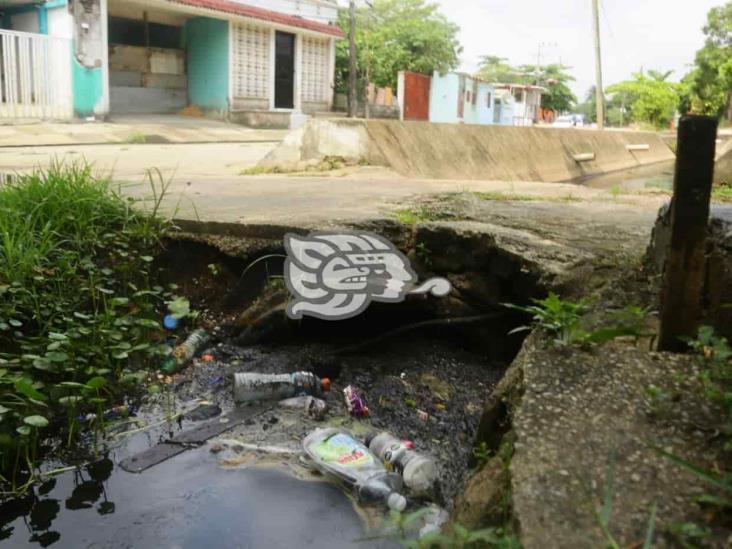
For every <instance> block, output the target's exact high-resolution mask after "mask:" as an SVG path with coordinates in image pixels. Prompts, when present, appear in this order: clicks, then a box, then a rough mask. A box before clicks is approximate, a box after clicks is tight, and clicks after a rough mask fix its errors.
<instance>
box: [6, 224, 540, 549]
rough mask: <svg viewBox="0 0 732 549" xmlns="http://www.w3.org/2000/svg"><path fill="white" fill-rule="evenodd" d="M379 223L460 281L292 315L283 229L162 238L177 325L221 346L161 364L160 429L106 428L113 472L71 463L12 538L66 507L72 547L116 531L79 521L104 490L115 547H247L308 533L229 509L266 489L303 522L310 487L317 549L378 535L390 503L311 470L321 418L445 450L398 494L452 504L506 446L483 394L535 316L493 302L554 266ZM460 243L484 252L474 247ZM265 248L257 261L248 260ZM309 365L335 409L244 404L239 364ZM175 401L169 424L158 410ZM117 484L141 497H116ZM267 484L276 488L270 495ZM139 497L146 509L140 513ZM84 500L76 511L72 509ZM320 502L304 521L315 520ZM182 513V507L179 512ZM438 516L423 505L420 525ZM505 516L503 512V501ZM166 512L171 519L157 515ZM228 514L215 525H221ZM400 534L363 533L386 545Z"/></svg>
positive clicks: (281, 514)
mask: <svg viewBox="0 0 732 549" xmlns="http://www.w3.org/2000/svg"><path fill="white" fill-rule="evenodd" d="M369 229H371V230H375V229H379V231H377V232H381V233H386V235H387V237H388V238H390V239H391V240H392V241H393V242H395V243H396V244H397V245H398V246H399V247H400V248H401V249H402V250H403V251H405V252H406V253H407V255H408V256H409V258H410V259H411V260H412V264H413V266H414V267H415V269H416V270H417V271H418V272H419V274H420V279H421V278H423V277H425V278H426V277H427V276H428V275H439V276H446V277H447V278H449V279H450V280H451V282H452V283H453V285H454V287H455V291H454V293H453V294H451V296H450V297H448V298H444V299H435V298H424V297H415V298H413V299H408V300H407V301H406V302H404V303H402V304H399V305H386V304H375V305H372V306H371V307H370V308H369V309H368V310H367V311H366V312H365V313H364V314H362V315H361V316H359V317H357V318H354V319H351V320H345V321H339V322H327V321H322V320H315V319H309V318H306V319H304V320H301V321H293V320H289V319H288V318H287V317H286V315H285V314H284V304H285V303H286V301H287V299H288V293H287V290H286V289H285V288H284V285H283V284H282V283H281V280H280V278H278V277H279V275H281V270H282V258H281V257H279V254H281V253H282V249H281V242H282V240H281V235H280V232H281V231H279V230H274V231H273V232H272V233H271V234H267V231H264V232H259V233H257V231H255V233H256V237H252V236H249V237H245V236H241V235H239V236H221V235H211V234H196V235H193V234H185V235H181V238H179V239H176V240H173V241H171V242H168V243H167V251H166V252H165V253H164V254H163V255H161V256H160V257H159V258H158V260H157V261H158V262H159V263H160V265H161V266H162V267H164V269H165V271H166V276H167V278H168V280H167V282H171V283H176V284H178V285H179V287H180V293H182V294H183V295H186V296H188V297H189V298H190V300H191V304H192V306H193V308H194V309H196V310H199V311H200V312H201V314H200V316H199V318H198V319H197V320H196V321H195V325H193V324H190V325H188V326H181V327H180V328H179V333H178V334H177V335H179V336H181V337H184V336H185V335H186V332H189V331H191V330H192V329H193V328H195V327H203V328H204V329H206V330H207V331H208V333H209V334H211V336H212V342H211V344H210V345H208V346H207V347H208V348H205V349H203V350H201V351H200V352H199V353H198V355H197V357H196V358H195V359H194V360H193V361H192V363H190V364H189V365H188V366H187V367H186V368H184V369H183V370H182V371H180V372H179V373H177V374H174V375H172V376H170V377H167V378H166V377H165V376H161V378H162V379H161V383H160V385H161V386H162V387H163V391H162V395H158V396H156V397H155V398H151V397H145V398H144V399H143V400H142V404H141V405H140V410H139V412H138V418H139V419H140V420H142V421H144V422H145V423H146V424H148V425H157V426H156V427H155V428H153V429H145V430H143V431H142V432H140V433H139V434H133V435H132V436H125V435H124V433H120V434H119V436H115V435H113V437H112V440H113V444H112V445H111V449H110V454H109V456H108V459H107V460H105V463H106V465H105V466H104V467H103V469H104V472H103V473H101V474H100V473H99V471H97V470H95V469H94V467H93V466H92V469H89V468H87V472H86V473H83V472H77V473H74V474H73V475H74V476H73V478H72V476H71V475H72V474H71V473H69V476H67V477H63V478H61V479H60V480H59V483H58V485H54V486H51V487H50V488H49V487H46V488H43V487H42V490H43V493H40V492H41V490H39V493H38V494H34V495H33V497H34V498H35V499H34V500H33V501H30V500H25V501H23V502H16V504H15V506H14V507H13V506H11V507H9V508H8V509H6V511H8V512H7V513H4V514H3V516H5V517H6V518H4V519H3V520H2V523H3V524H4V525H5V526H6V528H7V527H12V526H16V533H15V536H13V535H12V534H11V536H10V538H11V539H13V540H14V541H19V540H20V539H21V537H20V536H21V534H20V532H21V531H22V530H18V528H17V526H18V525H20V524H21V521H23V517H24V516H30V517H31V520H30V523H29V524H30V525H31V526H30V529H31V531H32V532H31V533H32V534H33V535H34V536H38V535H44V533H45V532H46V531H48V530H49V528H50V523H51V522H53V520H54V519H57V520H56V522H57V524H56V528H57V529H59V530H61V532H60V536H61V539H62V540H66V542H67V543H69V542H70V541H73V542H74V543H75V544H76V543H87V544H88V543H90V542H98V541H99V540H100V539H105V538H98V537H97V536H98V535H99V534H98V533H95V532H94V531H92V528H93V527H91V526H83V525H82V524H83V521H84V520H86V519H81V518H80V516H81V515H84V514H86V515H87V519H88V514H89V513H91V512H92V511H93V510H94V509H95V508H96V509H97V514H98V515H103V513H102V511H101V510H100V509H102V507H100V505H101V503H104V502H111V501H113V500H114V503H113V504H112V507H111V509H112V511H111V513H110V514H113V513H115V512H116V516H115V517H113V518H110V519H106V518H105V520H109V521H110V522H111V524H114V526H115V527H117V528H119V532H120V535H121V538H120V540H121V541H120V543H121V544H122V545H124V543H133V544H135V545H138V546H141V544H148V545H149V544H154V543H158V542H160V541H161V540H163V539H164V540H167V542H171V543H172V542H173V541H176V543H179V544H180V545H181V546H192V545H191V543H194V542H195V540H196V539H197V540H199V541H202V540H203V539H205V536H204V534H205V531H206V529H209V530H211V531H210V532H209V533H210V534H211V535H214V536H222V535H223V536H224V539H222V540H221V541H222V543H224V544H225V545H226V543H234V544H236V543H238V542H241V540H242V539H245V540H248V541H249V542H251V543H253V544H254V545H257V544H258V543H260V544H261V543H268V542H272V540H273V539H274V538H272V537H271V536H275V537H276V539H277V540H279V541H281V542H282V543H285V542H293V541H295V540H299V538H298V534H297V533H295V532H294V531H293V529H292V528H285V529H284V530H283V531H281V532H277V533H273V532H269V533H264V532H263V531H262V528H261V527H259V526H257V525H256V524H253V523H252V522H251V521H244V522H241V521H239V522H238V523H237V522H233V523H229V524H226V525H223V524H221V523H222V520H227V517H228V518H229V519H232V520H233V516H234V515H235V514H236V511H235V509H236V510H237V511H241V510H244V511H247V512H249V513H251V515H252V516H265V515H266V514H267V513H266V511H267V510H266V509H261V508H259V504H258V500H259V499H260V498H261V505H264V506H268V505H269V506H275V505H276V506H277V507H278V508H277V509H270V510H269V512H270V513H274V514H275V516H276V517H277V521H278V523H279V522H287V521H292V524H299V522H298V521H301V519H300V518H293V517H295V516H299V515H302V511H303V510H302V505H304V504H305V503H304V502H303V501H301V502H300V506H297V505H292V503H289V504H285V503H282V501H283V498H284V500H288V499H289V498H290V497H296V498H299V497H302V498H305V500H307V501H310V500H312V501H314V502H316V503H313V505H314V506H315V507H316V508H317V509H320V510H321V511H322V512H323V513H324V516H321V517H318V518H317V519H313V520H314V521H315V522H316V523H319V522H321V521H322V524H309V525H308V527H309V529H310V532H311V533H310V534H308V536H309V537H308V539H309V540H310V543H312V544H313V546H318V547H328V546H333V547H337V546H340V547H342V546H345V545H350V544H352V543H355V542H356V540H357V539H360V538H364V537H370V536H373V535H374V534H375V533H376V534H377V537H378V534H379V533H380V532H382V531H383V528H384V526H385V524H386V523H385V516H386V515H385V513H384V512H383V509H381V508H379V507H361V506H358V505H357V506H356V507H355V508H354V509H355V510H356V512H355V513H354V511H353V510H352V508H351V507H350V505H349V504H348V500H347V499H346V498H345V496H344V495H343V492H341V491H339V490H338V489H336V488H334V487H333V486H332V485H330V484H321V483H304V484H303V483H302V480H314V479H317V477H315V476H313V474H312V473H311V471H310V469H309V468H308V467H307V466H305V465H303V463H302V460H301V451H302V441H303V439H304V438H305V437H306V436H307V435H308V434H309V433H311V432H312V431H313V430H315V429H317V428H322V427H336V428H343V429H347V430H349V431H350V432H352V433H353V434H354V436H355V437H356V438H360V439H363V437H365V436H366V435H367V434H369V433H370V432H374V431H388V432H390V433H392V434H393V435H395V436H396V437H399V438H401V439H408V440H410V441H412V442H413V443H414V445H415V449H416V450H418V451H420V452H423V453H425V454H429V455H430V456H432V457H433V458H434V459H435V460H436V462H437V466H438V469H439V482H438V484H437V485H436V486H435V488H434V490H432V491H431V492H430V493H429V494H428V495H422V496H419V497H411V496H412V495H411V494H410V493H409V492H408V491H405V495H407V496H408V497H409V508H408V510H409V511H416V510H419V509H421V508H424V507H425V506H428V505H437V506H439V507H441V508H444V509H447V510H448V511H451V510H452V509H453V506H454V503H455V499H456V497H457V496H459V494H460V493H461V491H462V490H463V487H464V482H465V480H466V477H467V475H468V473H469V471H470V469H471V468H472V467H473V466H474V465H475V452H474V449H475V448H478V449H479V452H480V451H482V452H486V451H491V450H495V449H496V448H497V447H498V446H499V445H500V436H501V433H500V432H499V431H503V432H505V430H507V429H508V428H509V426H506V425H504V424H502V422H503V421H504V420H506V419H507V418H505V417H504V418H495V417H492V418H490V419H491V424H492V425H494V426H495V425H499V424H501V427H500V428H496V429H493V432H491V433H489V434H488V436H486V435H485V433H484V437H483V440H477V438H476V435H477V433H478V428H479V424H480V423H481V418H482V416H483V413H484V405H485V403H486V402H487V400H488V397H489V395H490V393H491V391H492V390H493V388H494V387H495V386H496V384H497V383H498V382H499V381H500V380H501V378H502V376H503V375H504V373H505V371H506V369H507V367H508V366H509V364H510V363H511V361H512V360H513V358H514V357H515V356H516V354H517V353H518V351H519V349H520V347H521V344H522V342H523V336H522V335H518V334H514V335H508V334H509V332H510V331H511V330H512V329H513V328H515V327H516V326H518V325H520V324H521V323H523V321H524V320H525V319H523V318H522V317H521V316H520V315H517V314H516V313H514V312H512V311H510V310H508V309H505V308H503V307H501V306H500V304H501V303H505V302H513V303H526V302H527V301H528V300H529V299H530V298H532V297H538V296H540V295H542V294H543V293H544V291H545V290H544V288H545V280H544V279H543V276H544V275H543V273H542V272H541V271H540V269H538V268H537V266H536V265H530V264H527V263H526V262H524V261H522V260H521V259H520V258H519V257H517V256H515V255H514V254H512V253H510V252H507V251H506V250H504V249H502V248H501V247H500V246H498V245H497V244H496V242H495V241H490V239H488V240H485V237H484V236H476V235H475V234H460V233H458V232H455V231H453V230H451V229H449V228H448V227H446V226H444V225H439V224H435V225H425V226H420V227H405V226H401V225H398V224H389V225H388V226H382V227H369ZM476 239H483V240H482V241H480V242H477V241H476ZM467 249H470V250H473V252H472V253H466V251H465V250H467ZM476 250H477V251H476ZM261 258H264V259H261ZM258 259H261V260H260V261H256V260H258ZM255 261H256V263H255V267H252V268H247V267H248V266H249V265H251V264H252V263H253V262H255ZM243 273H244V276H242V274H243ZM298 371H308V372H313V373H314V374H315V375H317V376H319V377H328V378H330V379H331V382H332V387H331V391H330V393H329V394H328V395H327V397H326V401H327V402H328V405H329V411H328V413H327V414H326V416H325V418H323V419H322V420H320V421H318V420H316V419H314V418H312V417H309V416H308V415H307V414H306V413H303V412H302V411H298V410H287V409H283V408H281V407H279V406H278V405H277V403H276V402H271V403H257V404H254V405H251V406H239V407H236V406H235V405H234V403H233V398H232V393H233V375H234V374H235V373H238V372H260V373H267V374H282V373H291V372H298ZM347 386H354V387H357V388H358V390H359V391H360V392H361V393H362V394H363V396H364V397H365V399H366V402H367V405H368V407H369V410H370V416H369V417H368V418H355V417H352V416H350V415H349V414H348V412H347V410H346V406H345V402H344V397H343V391H344V389H345V388H346V387H347ZM171 410H173V411H174V412H175V417H176V421H175V422H174V423H173V424H170V423H167V422H165V421H161V418H163V417H164V416H165V414H166V413H167V414H169V413H170V412H171ZM186 411H188V412H186ZM483 422H484V423H485V419H484V421H483ZM118 465H121V467H120V466H118ZM96 468H97V469H99V467H98V466H97V467H96ZM125 470H126V471H133V472H136V473H139V474H130V473H129V472H126V471H125ZM282 471H285V472H286V474H283V473H282ZM234 475H237V476H234ZM183 483H187V484H183ZM238 484H239V486H238ZM176 487H177V488H176ZM244 487H246V490H247V491H246V492H244V491H242V490H243V489H244ZM115 490H116V492H117V494H124V496H125V497H126V498H131V499H130V501H127V500H122V499H118V498H116V496H115V494H114V493H108V492H113V491H115ZM271 490H278V491H281V493H280V494H279V495H278V496H276V497H275V496H267V495H264V494H265V493H267V494H269V493H270V492H271ZM294 494H300V495H299V496H295V495H294ZM61 498H65V499H66V501H67V504H66V508H65V509H64V510H63V511H60V509H58V508H57V507H58V505H57V503H58V501H60V499H61ZM85 498H86V499H85ZM171 498H172V499H171ZM278 498H279V499H278ZM77 500H78V501H77ZM44 501H48V502H51V501H54V502H57V503H56V504H53V503H45V504H44V505H45V507H46V508H47V510H49V509H50V510H51V511H52V512H51V515H53V516H51V517H50V518H49V516H46V515H45V514H43V513H41V511H39V510H38V509H39V507H38V504H39V502H44ZM69 501H71V504H69V503H68V502H69ZM98 502H101V503H98ZM171 502H172V503H171ZM203 502H205V504H203ZM317 502H320V503H317ZM115 505H116V511H115ZM171 505H172V507H171ZM288 505H289V507H288ZM308 505H309V504H308ZM6 506H7V505H6ZM135 506H139V508H138V509H137V510H136V511H132V508H134V507H135ZM76 508H78V509H79V510H81V513H79V512H74V509H76ZM103 508H105V509H109V508H110V507H109V506H107V507H103ZM255 508H256V509H255ZM310 511H312V510H309V511H308V514H307V516H309V517H312V513H311V512H310ZM176 512H177V513H182V515H181V516H175V517H173V515H174V514H175V513H176ZM33 513H35V518H33V517H34V515H33ZM54 513H55V515H54ZM232 513H233V514H234V515H232ZM298 514H299V515H298ZM41 515H43V518H42V519H41V518H39V517H41ZM242 516H243V515H242ZM435 516H436V514H435V513H432V514H428V515H426V517H427V518H425V520H427V521H428V520H433V519H430V518H429V517H435ZM186 517H188V519H190V520H191V521H194V522H195V525H199V526H198V527H199V528H200V525H201V524H202V523H206V524H207V526H205V527H204V531H198V532H197V533H196V532H194V527H195V525H194V524H192V523H191V524H187V525H186V524H185V523H186V520H187V519H186ZM505 519H506V521H509V520H510V512H509V513H508V514H507V516H506V517H505ZM165 520H169V521H170V522H169V523H166V524H165V525H162V526H161V521H165ZM263 520H266V519H263ZM334 520H338V521H340V524H339V523H337V522H336V523H334V522H333V521H334ZM44 521H45V522H44ZM270 524H272V521H271V520H270ZM335 524H339V526H338V527H337V528H336V527H335ZM217 525H218V526H220V527H221V529H219V530H217V531H216V532H215V533H214V532H213V530H212V529H213V528H214V526H216V527H218V526H217ZM42 527H45V528H46V530H43V529H42ZM94 528H95V527H94ZM72 529H73V533H72ZM224 530H225V531H226V533H225V534H221V532H222V531H224ZM334 530H335V532H334ZM135 532H137V533H135ZM23 534H25V532H23ZM201 536H204V537H201ZM227 536H228V537H227ZM267 536H270V537H267ZM281 536H285V537H281ZM286 536H291V537H289V538H287V537H286ZM27 537H28V536H27V535H23V539H27ZM106 539H109V532H108V533H107V535H106ZM219 539H220V538H219ZM393 541H394V540H393V539H391V540H389V539H386V540H375V541H371V542H370V543H371V546H390V544H391V543H392V542H393ZM306 545H307V543H306ZM257 546H259V545H257ZM262 546H263V545H262ZM367 546H368V545H367Z"/></svg>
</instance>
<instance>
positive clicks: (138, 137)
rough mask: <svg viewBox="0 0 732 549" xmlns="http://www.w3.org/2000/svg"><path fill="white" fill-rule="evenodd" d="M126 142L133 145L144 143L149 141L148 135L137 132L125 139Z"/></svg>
mask: <svg viewBox="0 0 732 549" xmlns="http://www.w3.org/2000/svg"><path fill="white" fill-rule="evenodd" d="M125 143H129V144H131V145H144V144H145V143H147V137H145V134H142V133H140V132H135V133H133V134H132V135H130V136H129V137H127V139H125Z"/></svg>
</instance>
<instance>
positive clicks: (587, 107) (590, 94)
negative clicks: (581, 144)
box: [576, 86, 597, 122]
mask: <svg viewBox="0 0 732 549" xmlns="http://www.w3.org/2000/svg"><path fill="white" fill-rule="evenodd" d="M596 89H597V88H596V87H595V86H590V89H589V90H587V93H586V94H585V100H584V101H583V102H582V103H580V104H579V105H577V108H576V111H577V112H578V113H580V114H584V115H585V119H586V120H587V121H588V122H597V96H596V95H595V90H596Z"/></svg>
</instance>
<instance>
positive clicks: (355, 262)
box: [285, 232, 451, 320]
mask: <svg viewBox="0 0 732 549" xmlns="http://www.w3.org/2000/svg"><path fill="white" fill-rule="evenodd" d="M285 249H286V250H287V261H286V262H285V282H286V284H287V287H288V289H289V290H290V292H291V293H292V295H293V297H294V298H295V299H294V301H293V302H292V303H290V304H289V306H288V308H287V314H288V316H290V318H296V319H297V318H302V317H303V316H312V317H316V318H321V319H325V320H343V319H346V318H351V317H354V316H356V315H358V314H360V313H362V312H363V311H364V310H365V309H366V308H367V307H368V306H369V304H370V303H371V302H372V301H381V302H395V303H397V302H400V301H403V300H404V299H405V297H406V296H407V294H409V293H427V292H431V293H432V294H434V295H438V296H444V295H447V294H448V293H449V292H450V290H451V287H450V283H449V282H448V281H447V280H445V279H432V280H430V281H428V282H427V283H425V284H423V285H422V286H421V287H420V288H415V286H416V283H417V275H416V273H415V272H414V270H413V269H412V267H411V265H410V263H409V260H408V259H407V258H406V256H405V255H404V254H402V253H401V252H400V251H399V250H397V249H396V247H395V246H394V245H393V244H392V243H391V242H389V241H388V240H386V239H384V238H382V237H380V236H377V235H374V234H371V233H365V232H360V233H349V234H343V233H338V234H334V233H314V234H311V235H310V236H307V237H301V236H297V235H293V234H288V235H286V236H285Z"/></svg>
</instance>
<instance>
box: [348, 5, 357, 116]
mask: <svg viewBox="0 0 732 549" xmlns="http://www.w3.org/2000/svg"><path fill="white" fill-rule="evenodd" d="M348 11H349V27H350V28H349V30H348V43H349V52H350V61H349V64H348V77H349V78H348V80H349V82H348V116H349V118H356V101H357V99H356V85H357V81H358V79H357V75H356V71H357V70H358V67H357V63H356V0H350V3H349V8H348Z"/></svg>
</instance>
